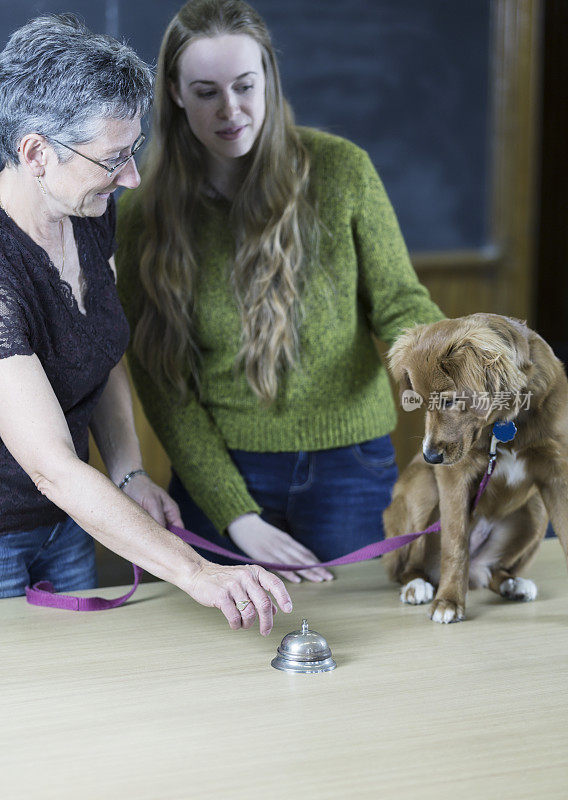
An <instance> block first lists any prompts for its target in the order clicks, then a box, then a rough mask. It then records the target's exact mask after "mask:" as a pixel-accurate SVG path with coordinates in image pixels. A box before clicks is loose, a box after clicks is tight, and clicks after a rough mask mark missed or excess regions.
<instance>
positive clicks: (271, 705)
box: [0, 540, 568, 800]
mask: <svg viewBox="0 0 568 800" xmlns="http://www.w3.org/2000/svg"><path fill="white" fill-rule="evenodd" d="M528 574H530V576H531V577H533V578H534V579H535V580H536V582H537V584H538V586H539V591H540V594H539V598H538V599H537V601H536V602H534V603H526V604H514V603H510V602H506V601H504V600H501V599H500V598H498V597H496V596H495V595H493V594H491V593H490V592H489V591H485V590H480V591H476V592H470V595H469V605H468V619H467V621H466V622H464V623H461V624H458V625H449V626H443V625H437V624H435V623H432V622H430V621H429V620H428V618H427V617H426V609H425V608H424V607H418V608H413V607H410V606H404V605H402V604H401V603H400V602H399V600H398V591H397V589H396V587H394V586H393V585H391V584H389V583H388V581H387V579H386V576H385V574H384V570H383V567H382V565H381V564H380V562H376V561H375V562H367V563H365V564H360V565H354V566H348V567H342V568H340V569H337V570H336V576H337V579H336V580H335V581H333V582H332V583H329V584H324V585H317V586H316V585H313V584H309V583H304V584H301V585H300V586H298V587H294V586H293V587H292V588H291V592H292V596H293V600H294V604H295V608H294V611H293V612H292V614H291V615H284V614H282V613H279V614H278V616H277V618H276V624H275V627H274V630H273V633H272V634H271V635H270V636H269V637H268V638H262V637H261V636H260V635H259V634H258V628H256V630H254V631H253V630H251V631H248V632H245V631H236V632H232V631H230V630H229V628H228V626H227V625H226V622H225V620H224V618H223V617H222V616H221V615H220V613H219V612H217V611H215V610H213V609H205V608H202V607H201V606H198V605H197V604H196V603H194V602H193V601H192V600H190V599H189V598H187V597H186V596H185V595H184V594H183V593H182V592H181V591H179V590H177V589H175V588H174V587H172V586H169V585H167V584H164V583H150V584H144V585H143V586H142V587H141V588H140V589H139V590H138V592H137V594H136V595H135V597H134V599H133V600H132V601H131V602H129V603H128V605H127V606H124V607H123V608H120V609H117V610H113V611H104V612H98V613H73V612H68V611H55V610H51V609H44V608H37V607H32V606H30V605H27V604H26V602H25V600H24V598H14V599H8V600H2V601H0V623H1V631H2V638H1V644H0V648H1V656H0V692H1V700H0V714H1V719H2V733H1V734H0V797H1V798H2V800H20V798H26V799H27V798H33V797H38V798H41V800H51V798H57V800H67V798H72V799H73V800H90V799H91V798H93V800H99V799H100V800H115V799H116V800H130V798H133V799H135V800H174V799H175V800H177V799H178V798H179V799H180V800H186V799H187V798H199V800H202V799H203V800H206V799H207V798H215V799H217V798H220V799H221V800H226V799H227V800H233V798H235V799H238V798H247V800H255V798H262V800H279V799H280V798H286V800H288V798H302V800H304V799H305V798H317V800H320V798H322V799H324V798H325V800H327V798H341V799H342V800H343V799H344V798H354V797H357V798H381V800H391V799H392V800H395V798H396V800H407V798H408V799H410V798H412V799H413V800H414V799H415V798H419V800H428V799H429V798H436V800H439V799H440V798H450V797H452V798H460V800H464V799H465V800H470V799H471V800H481V798H483V800H492V799H493V798H494V799H495V800H497V799H498V800H513V798H514V799H515V800H522V799H523V798H527V800H529V798H530V800H534V799H535V798H546V799H547V800H553V799H554V798H558V800H560V798H562V800H565V798H566V797H568V733H567V729H568V682H567V681H568V603H567V599H568V576H567V571H566V566H565V563H564V557H563V555H562V553H561V548H560V545H559V543H558V542H557V541H556V540H549V541H546V542H545V543H544V544H543V546H542V549H541V551H540V553H539V555H538V556H537V560H536V562H535V563H534V565H533V567H532V569H530V570H529V573H528ZM102 593H103V594H105V595H106V596H114V594H113V592H112V591H111V590H108V589H107V590H105V591H104V592H102ZM85 594H92V592H91V593H85ZM116 594H118V590H117V591H116ZM303 616H305V617H307V618H308V620H309V623H310V625H311V627H313V628H314V629H316V630H318V631H319V632H320V633H321V634H322V635H323V636H325V637H326V638H327V640H328V643H329V644H330V646H331V648H332V651H333V655H334V657H335V659H336V661H337V664H338V666H337V669H336V670H335V671H334V672H330V673H324V674H319V675H290V674H287V673H283V672H278V671H277V670H274V669H272V668H271V666H270V660H271V659H272V657H273V656H274V654H275V651H276V647H277V646H278V644H279V643H280V640H281V638H282V637H283V636H284V635H285V634H286V633H288V632H289V631H290V630H293V629H295V628H298V627H299V623H300V621H301V618H302V617H303Z"/></svg>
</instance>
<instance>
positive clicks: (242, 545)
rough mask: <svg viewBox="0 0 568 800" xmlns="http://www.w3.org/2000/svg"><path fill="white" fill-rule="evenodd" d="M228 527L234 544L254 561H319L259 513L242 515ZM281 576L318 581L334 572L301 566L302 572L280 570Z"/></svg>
mask: <svg viewBox="0 0 568 800" xmlns="http://www.w3.org/2000/svg"><path fill="white" fill-rule="evenodd" d="M227 530H228V532H229V536H230V537H231V540H232V541H233V542H234V543H235V544H236V545H237V547H238V548H239V549H240V550H242V551H243V553H246V554H247V556H249V557H250V558H253V559H255V561H268V562H272V563H280V564H316V565H317V564H319V560H318V558H317V557H316V556H315V555H314V553H312V551H311V550H308V548H307V547H304V546H303V545H302V544H300V542H297V541H296V540H295V539H294V538H292V536H290V534H288V533H285V531H281V530H280V528H276V527H274V525H270V524H269V523H268V522H265V521H264V520H263V519H262V517H260V516H259V515H258V514H243V516H242V517H238V518H237V519H235V520H233V522H231V523H230V524H229V525H228V526H227ZM278 574H279V575H282V577H283V578H287V580H289V581H292V582H293V583H300V581H301V579H302V578H305V579H306V580H308V581H314V582H317V583H319V582H321V581H330V580H333V574H332V573H331V572H329V570H327V569H325V568H324V567H317V566H316V567H314V569H303V570H302V571H301V572H299V573H297V572H279V573H278Z"/></svg>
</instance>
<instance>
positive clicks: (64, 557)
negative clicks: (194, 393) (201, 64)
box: [0, 15, 291, 634]
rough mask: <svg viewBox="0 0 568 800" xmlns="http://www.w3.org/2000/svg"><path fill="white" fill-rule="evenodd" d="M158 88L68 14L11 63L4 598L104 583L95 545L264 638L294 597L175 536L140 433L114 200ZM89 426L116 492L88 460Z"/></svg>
mask: <svg viewBox="0 0 568 800" xmlns="http://www.w3.org/2000/svg"><path fill="white" fill-rule="evenodd" d="M151 87H152V75H151V72H150V69H149V68H148V66H147V65H146V64H145V63H144V62H142V61H141V60H140V59H139V58H138V57H137V56H136V54H135V53H134V52H133V51H132V50H131V49H130V48H129V47H127V46H126V45H124V44H121V43H120V42H117V41H116V40H114V39H112V38H110V37H108V36H102V35H95V34H93V33H91V32H90V31H89V30H87V29H86V28H85V27H84V26H83V25H82V24H81V23H80V22H79V21H78V20H77V19H76V18H75V17H73V16H72V15H58V16H46V17H40V18H38V19H35V20H33V21H31V22H30V23H29V24H27V25H25V26H24V27H22V28H20V29H19V30H17V31H16V32H15V33H14V34H13V35H12V36H11V38H10V39H9V41H8V44H7V45H6V47H5V49H4V50H3V51H2V52H1V53H0V487H1V488H0V596H3V597H6V596H10V595H18V594H23V592H24V588H25V586H26V584H27V583H29V582H34V581H37V580H41V579H44V580H50V581H51V582H52V583H53V584H54V586H55V589H56V590H59V591H62V590H72V589H79V588H89V587H92V586H94V585H95V581H96V577H95V563H94V543H93V538H94V539H97V540H98V541H100V542H102V543H103V544H104V545H105V546H106V547H108V548H110V549H111V550H114V551H115V552H117V553H119V554H120V555H122V556H123V557H124V558H127V559H129V560H131V561H133V562H135V563H137V564H139V565H140V566H141V567H142V568H144V569H146V570H148V571H149V572H151V573H153V574H154V575H156V576H158V577H160V578H163V579H165V580H167V581H170V582H171V583H174V584H175V585H177V586H179V587H180V588H181V589H183V590H184V591H185V592H187V593H188V594H189V595H190V596H191V597H193V598H194V599H195V600H197V601H198V602H200V603H202V604H204V605H208V606H216V607H217V608H219V609H220V610H221V611H222V613H223V614H224V615H225V617H226V618H227V619H228V621H229V624H230V626H231V627H232V628H240V627H243V628H249V627H250V626H251V625H252V624H253V622H254V619H255V618H256V616H257V614H258V616H259V621H260V630H261V633H263V634H266V633H268V632H269V631H270V629H271V628H272V618H273V614H274V612H275V606H274V604H273V603H272V601H271V599H270V597H269V595H268V592H271V593H272V595H273V596H274V598H275V600H276V601H277V602H278V604H279V605H280V607H281V608H283V610H285V611H289V610H291V603H290V598H289V596H288V593H287V592H286V589H285V588H284V585H283V584H282V582H281V581H280V579H279V578H277V577H276V576H274V575H271V574H270V573H269V572H266V571H265V570H263V569H261V568H260V567H258V566H254V565H253V566H239V567H222V566H218V565H216V564H211V563H210V562H208V561H206V560H205V559H203V558H202V557H201V556H199V555H198V554H197V553H196V552H195V551H194V550H193V549H192V548H191V547H189V546H188V545H187V544H185V543H184V542H182V541H181V540H180V539H178V538H177V537H175V536H174V535H173V534H171V533H169V532H168V531H167V530H166V529H165V528H164V527H163V525H164V524H167V523H171V524H174V525H180V524H181V519H180V517H179V510H178V508H177V506H176V504H175V503H174V502H173V501H172V500H171V498H170V497H169V496H168V495H167V494H166V493H165V492H164V491H163V490H162V489H160V488H159V487H158V486H156V485H155V484H154V483H153V482H152V481H151V480H150V478H149V477H148V476H147V474H146V473H145V472H144V470H143V466H142V460H141V455H140V449H139V445H138V440H137V437H136V433H135V430H134V424H133V414H132V407H131V398H130V392H129V387H128V381H127V376H126V371H125V368H124V365H123V363H122V356H123V353H124V350H125V348H126V345H127V341H128V325H127V323H126V319H125V317H124V314H123V312H122V309H121V307H120V304H119V302H118V299H117V294H116V290H115V274H114V272H115V270H114V260H113V252H114V248H115V244H114V217H115V210H114V200H113V192H114V191H115V190H116V189H117V188H118V187H119V186H126V187H129V188H134V187H136V186H138V184H139V182H140V177H139V175H138V171H137V169H136V164H135V161H134V155H135V153H136V151H137V150H138V148H139V146H140V145H141V144H142V142H143V138H144V137H143V135H142V134H141V129H140V120H141V117H142V116H143V115H144V113H145V112H146V111H147V109H148V107H149V105H150V101H151ZM89 428H90V429H91V431H92V432H93V435H94V437H95V440H96V442H97V444H98V446H99V449H100V451H101V454H102V457H103V460H104V462H105V464H106V467H107V469H108V473H109V476H110V479H109V478H107V477H105V476H104V475H103V474H102V473H100V472H98V471H97V470H95V469H94V468H92V467H91V466H89V465H88V463H87V460H88V430H89ZM121 489H122V491H121ZM239 609H242V610H239Z"/></svg>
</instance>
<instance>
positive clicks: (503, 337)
mask: <svg viewBox="0 0 568 800" xmlns="http://www.w3.org/2000/svg"><path fill="white" fill-rule="evenodd" d="M480 316H481V315H480ZM501 319H504V318H501ZM440 365H441V367H442V369H443V370H444V372H446V374H447V375H448V376H449V377H450V378H451V379H452V380H453V381H454V382H455V384H456V386H457V387H458V388H459V389H460V391H463V392H465V393H466V394H468V395H475V394H479V393H486V394H487V395H488V396H489V398H491V399H492V400H493V399H495V398H496V397H497V396H498V395H502V396H503V395H504V394H505V393H507V394H508V396H509V397H511V398H512V397H513V396H515V395H518V394H519V393H520V392H521V391H522V390H523V389H524V388H525V386H526V381H527V373H528V371H529V369H530V366H531V364H530V360H529V358H528V344H527V343H526V340H524V339H523V337H522V336H521V335H520V332H519V331H516V330H515V328H514V327H512V328H511V329H509V328H508V327H507V325H506V324H505V326H503V328H502V330H495V329H493V326H491V327H489V326H488V325H487V323H485V324H483V325H479V326H473V327H472V328H470V330H468V331H467V332H465V333H464V335H463V338H461V339H460V340H458V341H456V342H454V343H453V344H452V345H451V346H450V347H449V349H448V351H447V353H446V354H445V356H444V357H443V358H442V360H441V364H440Z"/></svg>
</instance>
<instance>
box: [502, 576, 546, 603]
mask: <svg viewBox="0 0 568 800" xmlns="http://www.w3.org/2000/svg"><path fill="white" fill-rule="evenodd" d="M499 592H500V593H501V597H505V598H506V599H507V600H520V601H521V602H523V601H524V602H530V601H531V600H536V596H537V594H538V589H537V588H536V583H533V581H530V580H529V579H528V578H507V580H505V581H503V583H502V584H501V586H500V587H499Z"/></svg>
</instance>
